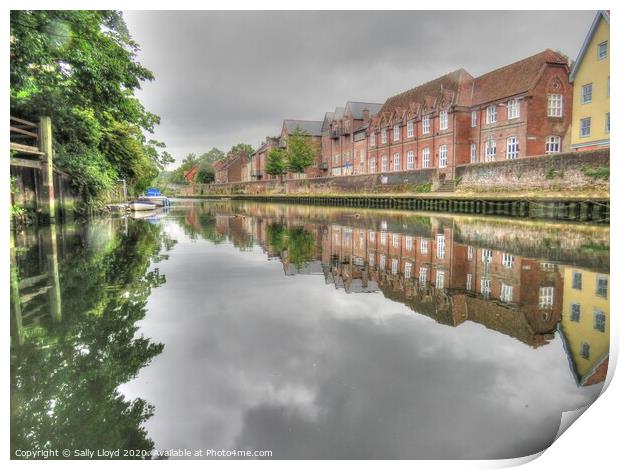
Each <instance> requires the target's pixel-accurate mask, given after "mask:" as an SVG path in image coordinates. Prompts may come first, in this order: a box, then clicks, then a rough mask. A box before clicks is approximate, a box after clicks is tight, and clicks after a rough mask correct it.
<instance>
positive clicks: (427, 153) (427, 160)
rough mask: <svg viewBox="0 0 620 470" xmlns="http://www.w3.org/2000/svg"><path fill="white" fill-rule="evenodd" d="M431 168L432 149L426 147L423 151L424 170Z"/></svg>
mask: <svg viewBox="0 0 620 470" xmlns="http://www.w3.org/2000/svg"><path fill="white" fill-rule="evenodd" d="M430 167H431V149H430V147H424V148H423V149H422V168H430Z"/></svg>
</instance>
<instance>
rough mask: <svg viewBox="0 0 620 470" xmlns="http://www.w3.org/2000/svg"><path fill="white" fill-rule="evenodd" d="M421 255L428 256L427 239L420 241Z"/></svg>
mask: <svg viewBox="0 0 620 470" xmlns="http://www.w3.org/2000/svg"><path fill="white" fill-rule="evenodd" d="M420 253H421V254H423V255H427V254H428V239H426V238H422V239H420Z"/></svg>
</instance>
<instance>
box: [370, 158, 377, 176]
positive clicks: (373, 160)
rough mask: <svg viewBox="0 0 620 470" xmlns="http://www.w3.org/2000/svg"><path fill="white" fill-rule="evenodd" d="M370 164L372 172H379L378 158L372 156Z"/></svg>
mask: <svg viewBox="0 0 620 470" xmlns="http://www.w3.org/2000/svg"><path fill="white" fill-rule="evenodd" d="M368 164H369V165H370V173H376V172H377V159H376V158H375V157H372V158H371V159H370V160H369V161H368Z"/></svg>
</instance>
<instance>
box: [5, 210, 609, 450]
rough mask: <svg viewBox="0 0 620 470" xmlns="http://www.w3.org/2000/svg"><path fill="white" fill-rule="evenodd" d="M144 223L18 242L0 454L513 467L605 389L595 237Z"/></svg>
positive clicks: (517, 224) (505, 225)
mask: <svg viewBox="0 0 620 470" xmlns="http://www.w3.org/2000/svg"><path fill="white" fill-rule="evenodd" d="M141 217H144V218H142V219H139V220H135V219H131V218H129V219H123V218H116V219H105V220H97V221H93V222H91V223H89V224H78V223H66V224H59V225H57V226H56V227H52V228H49V227H48V228H41V229H39V230H27V231H25V232H21V233H18V234H15V235H14V236H13V238H12V245H13V246H12V250H11V256H12V259H11V264H12V272H11V447H12V452H13V454H12V456H13V457H15V454H14V453H15V451H16V450H18V449H34V450H36V449H64V448H68V449H72V451H73V450H75V449H93V450H95V451H97V450H98V449H107V450H116V449H134V450H142V451H146V453H149V452H150V451H152V450H159V451H165V450H170V449H189V450H191V451H194V450H198V449H204V450H207V449H212V450H216V451H219V450H230V451H232V450H266V451H271V452H272V458H413V459H432V458H444V459H446V458H448V459H452V458H462V459H468V458H477V459H478V458H511V457H520V456H525V455H529V454H532V453H535V452H538V451H540V450H542V449H544V448H545V447H547V446H548V445H549V444H550V443H551V442H552V441H553V439H554V437H555V436H556V433H557V431H558V427H559V425H560V419H561V416H562V413H563V412H564V411H567V410H574V409H577V408H580V407H583V406H584V405H587V404H589V403H591V402H592V401H594V400H595V399H596V397H597V396H598V394H599V393H600V391H601V389H602V385H603V382H604V379H605V376H606V372H607V357H608V350H609V300H608V294H609V292H608V289H609V275H608V273H609V229H608V228H606V227H593V226H587V225H566V224H556V223H541V222H528V221H514V220H509V219H503V220H501V219H489V218H471V217H452V216H449V215H436V216H429V215H428V214H415V213H410V212H395V211H393V212H382V211H371V210H359V211H358V210H353V209H350V210H347V209H342V208H319V207H313V206H284V205H267V204H256V203H240V202H235V203H233V202H227V201H220V202H206V201H194V202H192V201H178V202H177V204H176V205H175V206H173V207H172V209H171V210H170V211H169V212H167V213H165V214H163V213H162V214H155V215H152V214H151V215H144V216H141ZM121 456H122V455H121ZM138 456H139V455H138ZM95 457H96V455H95Z"/></svg>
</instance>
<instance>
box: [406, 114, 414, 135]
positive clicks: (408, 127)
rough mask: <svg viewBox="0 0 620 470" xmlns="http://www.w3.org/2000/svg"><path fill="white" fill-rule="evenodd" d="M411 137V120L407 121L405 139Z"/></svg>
mask: <svg viewBox="0 0 620 470" xmlns="http://www.w3.org/2000/svg"><path fill="white" fill-rule="evenodd" d="M411 137H413V119H410V120H409V121H407V138H411Z"/></svg>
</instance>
